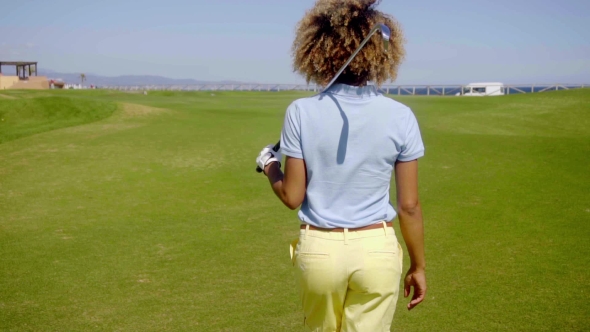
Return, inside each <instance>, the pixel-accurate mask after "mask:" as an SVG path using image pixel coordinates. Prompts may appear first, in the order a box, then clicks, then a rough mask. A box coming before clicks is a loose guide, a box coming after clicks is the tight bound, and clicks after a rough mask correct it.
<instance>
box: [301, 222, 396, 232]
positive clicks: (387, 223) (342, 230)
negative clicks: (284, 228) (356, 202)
mask: <svg viewBox="0 0 590 332" xmlns="http://www.w3.org/2000/svg"><path fill="white" fill-rule="evenodd" d="M385 225H386V226H387V227H393V223H392V222H386V223H385ZM307 226H308V225H301V226H300V228H301V229H306V228H307ZM379 228H383V223H378V224H372V225H368V226H363V227H358V228H348V231H349V232H358V231H368V230H370V229H379ZM309 229H311V230H314V231H324V232H339V233H342V232H344V230H345V228H321V227H315V226H312V225H309Z"/></svg>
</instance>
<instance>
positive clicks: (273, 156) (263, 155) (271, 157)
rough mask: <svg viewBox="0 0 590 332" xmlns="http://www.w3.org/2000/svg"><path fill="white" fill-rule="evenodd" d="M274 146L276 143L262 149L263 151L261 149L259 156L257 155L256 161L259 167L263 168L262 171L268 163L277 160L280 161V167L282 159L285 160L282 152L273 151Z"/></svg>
mask: <svg viewBox="0 0 590 332" xmlns="http://www.w3.org/2000/svg"><path fill="white" fill-rule="evenodd" d="M273 147H274V145H272V144H269V145H267V146H266V147H265V148H264V149H262V151H260V154H259V155H258V157H256V163H257V164H258V167H260V168H261V169H262V171H264V168H265V167H266V166H267V165H268V164H270V163H272V162H275V161H276V162H278V163H279V167H281V160H283V155H282V154H281V153H280V152H276V151H273V149H272V148H273Z"/></svg>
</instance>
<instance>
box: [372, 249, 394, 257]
mask: <svg viewBox="0 0 590 332" xmlns="http://www.w3.org/2000/svg"><path fill="white" fill-rule="evenodd" d="M396 254H397V252H395V251H393V250H373V251H369V255H391V256H396Z"/></svg>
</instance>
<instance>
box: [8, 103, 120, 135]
mask: <svg viewBox="0 0 590 332" xmlns="http://www.w3.org/2000/svg"><path fill="white" fill-rule="evenodd" d="M115 109H116V104H115V103H112V102H103V101H93V100H72V99H71V98H66V97H58V96H51V97H38V98H27V99H9V100H2V101H1V102H0V143H4V142H7V141H11V140H14V139H17V138H21V137H25V136H30V135H34V134H38V133H42V132H45V131H50V130H53V129H58V128H64V127H71V126H76V125H81V124H85V123H89V122H94V121H98V120H101V119H104V118H107V117H109V116H111V115H112V114H113V112H114V111H115Z"/></svg>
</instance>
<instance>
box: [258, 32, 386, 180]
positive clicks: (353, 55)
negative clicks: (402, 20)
mask: <svg viewBox="0 0 590 332" xmlns="http://www.w3.org/2000/svg"><path fill="white" fill-rule="evenodd" d="M377 30H379V31H381V37H382V38H383V48H384V49H385V52H387V51H388V50H389V38H390V37H391V30H389V28H388V27H387V26H386V25H385V24H383V23H377V24H376V25H375V26H374V27H373V29H371V31H370V32H369V35H368V36H367V37H366V38H365V40H363V41H362V42H361V44H360V45H359V47H358V48H357V49H356V50H355V51H354V53H352V55H351V56H350V57H349V58H348V60H347V61H346V63H345V64H344V65H343V66H342V67H341V68H340V70H338V72H337V73H336V75H334V78H332V80H331V81H330V83H328V85H326V87H325V88H324V90H322V92H321V93H323V92H326V91H327V90H328V89H329V88H330V87H331V86H332V84H334V82H336V80H337V79H338V77H339V76H340V74H342V72H343V71H344V69H346V67H348V65H349V64H350V63H351V62H352V60H353V59H354V57H356V55H357V54H358V53H359V52H360V51H361V50H362V49H363V47H364V46H365V44H366V43H367V42H368V41H369V40H370V39H371V37H372V36H373V35H374V34H375V32H377ZM280 148H281V141H278V142H277V144H275V146H274V147H273V148H272V149H273V151H275V152H277V151H279V149H280ZM256 172H258V173H262V169H261V168H260V167H259V166H257V167H256Z"/></svg>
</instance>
